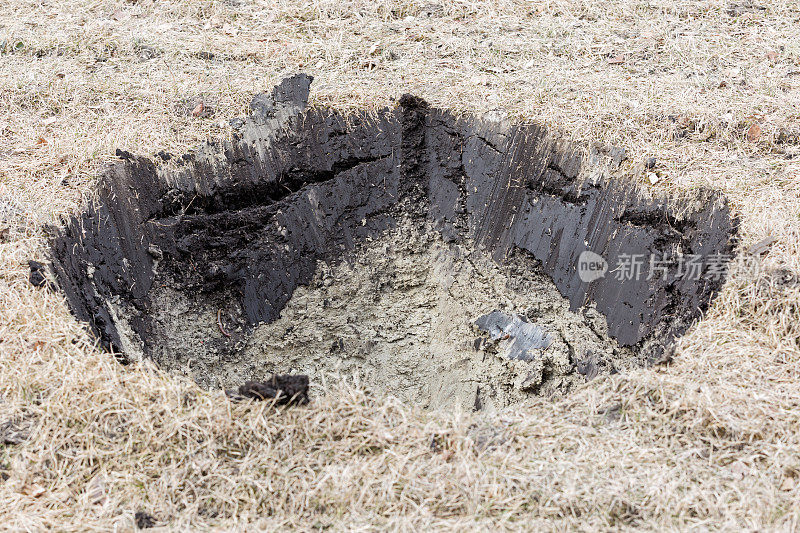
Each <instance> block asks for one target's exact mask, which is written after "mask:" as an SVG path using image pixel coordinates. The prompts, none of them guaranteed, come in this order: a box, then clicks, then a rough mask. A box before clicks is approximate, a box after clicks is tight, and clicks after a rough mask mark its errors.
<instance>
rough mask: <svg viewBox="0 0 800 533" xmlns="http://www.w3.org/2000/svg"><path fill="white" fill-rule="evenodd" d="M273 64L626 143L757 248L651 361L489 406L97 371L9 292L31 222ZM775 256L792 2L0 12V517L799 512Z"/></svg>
mask: <svg viewBox="0 0 800 533" xmlns="http://www.w3.org/2000/svg"><path fill="white" fill-rule="evenodd" d="M298 71H303V72H307V73H309V74H311V75H313V76H314V77H315V82H314V85H313V86H312V99H313V103H314V104H326V105H332V106H335V107H337V108H343V109H346V108H355V107H378V106H386V105H393V99H395V98H397V97H399V96H400V95H401V94H403V93H406V92H410V93H413V94H416V95H419V96H421V97H423V98H425V99H427V100H428V101H429V102H431V103H432V104H434V105H436V106H442V107H448V108H453V109H457V110H463V111H465V112H476V113H478V112H484V111H489V110H496V109H500V110H503V111H504V112H506V113H507V114H509V115H511V116H512V117H515V118H518V119H524V120H536V121H540V122H543V123H545V124H547V125H549V126H552V127H554V128H559V129H561V130H563V131H564V132H565V133H566V134H567V135H568V136H569V137H570V138H572V139H574V140H575V141H576V142H578V143H581V144H583V145H584V146H589V145H590V144H591V143H593V142H601V143H606V144H613V145H616V146H620V147H623V148H625V149H626V151H627V154H628V161H626V163H625V166H624V173H625V174H626V177H627V179H634V180H637V181H639V182H641V183H642V184H643V185H644V186H645V187H648V188H650V187H652V188H654V189H686V188H692V187H697V186H713V187H715V188H718V189H720V190H722V191H724V192H725V193H726V195H727V196H728V197H729V199H730V201H731V204H732V205H733V207H734V210H735V212H736V213H737V214H738V216H739V217H740V219H741V240H742V247H743V249H746V248H747V247H748V246H750V245H752V244H753V243H755V242H758V241H760V240H762V239H764V238H765V237H770V236H771V237H774V238H775V242H774V243H773V245H772V247H771V249H770V251H769V253H768V254H766V255H765V256H764V257H763V259H762V261H761V264H760V267H761V268H759V269H757V270H753V269H752V268H741V269H737V270H735V271H734V272H733V273H732V275H731V277H730V279H729V281H728V282H727V284H726V286H725V288H724V291H723V293H722V294H721V296H720V297H719V298H718V299H717V300H716V302H715V303H714V305H713V306H712V308H711V309H710V311H709V312H708V315H707V316H706V317H705V318H704V320H703V321H702V322H701V323H699V324H698V325H697V326H696V327H694V328H693V329H692V330H691V331H690V332H689V334H687V335H686V336H685V337H683V339H682V340H681V342H680V346H679V349H678V350H677V353H676V356H675V358H674V360H673V361H672V362H671V363H670V364H669V365H664V366H659V367H656V368H652V369H642V370H639V371H635V372H630V373H623V374H619V375H615V376H611V377H605V378H601V379H596V380H594V381H591V382H589V383H588V384H586V385H585V386H584V387H583V388H581V389H580V390H578V391H577V392H576V393H575V394H573V395H571V396H570V397H568V398H565V399H560V400H555V401H553V400H548V399H542V400H539V401H537V402H533V403H532V404H531V405H527V406H525V407H523V408H517V409H514V410H510V411H508V412H504V413H501V414H499V415H495V416H488V415H481V414H471V413H451V412H423V411H420V410H418V409H415V408H414V407H411V406H406V405H402V404H400V403H399V402H397V401H396V400H392V399H391V398H375V397H371V396H369V395H366V394H365V393H364V392H362V391H360V390H359V389H358V388H357V387H343V386H334V387H331V388H330V390H328V393H327V395H326V396H325V397H324V398H322V399H320V400H317V401H315V402H313V403H312V404H311V405H310V406H308V407H301V408H293V409H278V408H273V407H270V406H269V405H267V404H265V403H231V402H230V401H229V400H228V399H227V398H226V397H225V395H224V393H223V391H218V390H202V389H200V388H198V387H197V386H196V385H194V384H193V383H192V382H190V381H188V380H187V379H186V378H183V377H181V376H170V375H164V374H163V373H160V372H159V371H158V370H157V369H155V368H153V367H151V366H148V365H141V366H121V365H119V364H117V363H116V362H115V360H114V359H113V358H112V357H110V356H108V355H105V354H103V353H102V352H101V351H100V350H99V349H98V348H97V347H96V346H95V344H94V341H93V339H92V338H91V336H90V335H89V334H88V333H87V331H86V330H84V328H83V327H82V326H81V325H80V324H79V323H77V322H76V320H75V319H74V318H73V317H72V316H71V315H70V313H69V310H68V308H67V306H66V304H65V301H64V298H63V297H62V296H61V295H59V294H57V293H54V292H50V291H47V290H43V289H36V288H34V287H32V286H31V285H30V284H29V283H28V279H27V276H28V267H27V261H28V260H29V259H39V260H42V259H45V254H46V249H45V242H46V227H47V225H48V224H53V223H58V222H59V220H61V219H62V217H64V216H65V215H66V214H68V213H73V212H75V211H76V210H78V209H79V208H80V207H81V205H83V203H84V202H85V201H86V200H87V199H88V198H89V195H90V194H91V188H92V185H93V182H94V180H95V179H96V176H97V171H98V169H99V168H100V167H101V166H102V165H103V164H104V163H105V162H107V161H109V160H110V159H112V158H113V154H114V151H115V149H117V148H122V149H125V150H129V151H131V152H135V153H142V154H152V153H155V152H157V151H159V150H162V149H164V150H167V151H170V152H172V153H177V154H180V153H182V152H184V151H186V150H187V149H189V148H190V147H192V146H194V145H197V144H199V143H201V142H203V141H205V140H207V139H212V138H218V137H221V136H225V135H227V134H228V133H229V131H228V125H227V120H229V119H231V118H233V117H236V116H241V115H243V114H244V113H245V112H246V108H247V103H248V102H249V99H250V98H251V97H252V95H253V94H255V93H257V92H260V91H263V90H268V89H270V88H271V87H272V85H273V84H274V83H276V82H277V81H279V80H280V79H281V78H282V77H283V76H285V75H288V74H292V73H295V72H298ZM200 100H202V101H203V103H204V107H205V111H204V113H203V114H201V115H200V116H197V117H196V116H193V114H192V112H191V111H192V110H193V109H194V108H195V107H196V105H197V103H198V102H199V101H200ZM651 157H655V158H656V159H657V161H656V165H655V168H654V169H653V171H649V170H646V169H645V168H644V162H645V161H646V160H647V159H648V158H651ZM775 269H788V270H790V271H794V272H798V271H800V5H799V4H798V3H797V2H796V0H771V1H769V2H767V1H766V0H763V1H762V0H753V1H750V0H731V1H729V0H706V1H690V0H545V1H535V2H524V1H522V0H499V1H485V2H484V1H479V0H461V1H456V2H447V3H444V2H443V3H441V4H438V3H431V2H415V1H410V0H409V1H396V2H390V1H368V0H307V1H305V2H289V1H288V0H276V1H270V0H182V1H175V2H165V1H159V0H138V1H137V0H128V1H124V0H62V1H56V0H35V1H34V0H4V1H3V2H0V528H8V529H11V530H30V531H40V530H43V529H46V528H52V529H57V530H61V531H72V530H79V531H86V530H111V529H115V530H133V529H135V528H136V522H137V519H136V517H137V513H139V514H138V518H139V522H146V521H147V520H144V519H145V518H148V517H150V518H152V519H153V520H154V521H155V524H156V526H160V527H164V528H166V529H174V530H183V531H185V530H187V529H189V528H191V529H236V528H243V529H251V528H252V529H256V528H258V527H263V528H265V529H276V528H281V529H284V528H289V527H293V528H300V529H317V528H319V529H325V528H331V529H334V530H340V529H348V530H349V529H356V530H362V529H367V530H368V529H384V528H396V529H408V530H419V529H422V528H425V529H427V528H431V527H436V528H441V529H464V528H489V527H491V528H506V529H545V530H561V529H563V528H570V529H585V530H597V529H628V528H637V529H638V528H641V529H653V530H665V529H666V530H673V529H674V530H685V529H692V528H694V529H701V530H706V529H726V530H737V531H738V530H742V529H744V530H765V529H766V530H797V529H798V528H800V284H799V283H796V282H793V281H791V280H790V281H788V282H787V281H786V280H785V279H784V278H782V277H781V276H779V275H777V274H775V273H774V272H775V271H776V270H775ZM770 272H773V273H770ZM142 525H144V524H142Z"/></svg>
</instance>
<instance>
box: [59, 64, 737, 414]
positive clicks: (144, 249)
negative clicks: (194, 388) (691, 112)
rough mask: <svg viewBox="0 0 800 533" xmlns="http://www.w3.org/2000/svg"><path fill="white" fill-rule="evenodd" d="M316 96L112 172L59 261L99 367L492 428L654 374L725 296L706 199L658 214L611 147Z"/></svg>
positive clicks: (297, 86) (726, 233) (271, 103)
mask: <svg viewBox="0 0 800 533" xmlns="http://www.w3.org/2000/svg"><path fill="white" fill-rule="evenodd" d="M310 83H311V79H310V78H309V77H307V76H304V75H299V76H295V77H293V78H290V79H287V80H285V81H284V82H282V83H281V84H280V85H279V86H278V87H276V88H275V90H274V91H273V93H272V94H271V95H267V94H262V95H259V96H257V97H256V98H254V99H253V102H252V114H251V115H250V116H249V117H247V118H246V119H243V120H236V121H233V122H232V125H233V126H234V131H235V133H234V136H233V138H232V139H231V140H230V141H228V142H225V143H222V144H208V145H205V146H203V147H201V148H199V149H197V150H195V151H193V152H192V153H189V154H186V155H183V156H181V157H175V156H171V155H169V154H164V153H161V154H159V156H158V158H157V160H156V161H152V160H150V159H147V158H144V157H136V156H133V155H131V154H128V153H124V152H120V153H118V155H120V156H121V159H122V161H120V162H119V163H117V164H114V165H112V166H110V167H109V168H108V170H107V171H106V172H105V173H104V176H103V179H102V180H101V185H100V191H99V200H98V201H97V202H95V203H94V204H93V205H92V206H91V207H90V208H89V209H88V210H87V211H86V212H85V213H83V214H82V215H80V216H78V217H75V218H74V219H72V220H71V221H70V222H69V223H68V224H67V225H66V226H65V227H64V228H63V229H62V230H61V232H60V234H59V236H58V237H57V238H55V239H54V241H53V243H52V258H53V267H54V270H55V273H56V277H57V280H58V283H59V285H60V287H61V288H62V289H63V291H64V292H65V293H66V296H67V298H68V301H69V303H70V306H71V308H72V310H73V311H74V313H75V314H76V315H77V317H78V318H79V319H81V320H83V321H86V322H88V323H89V325H90V327H91V329H92V330H93V331H94V332H95V333H96V335H97V336H98V338H99V339H100V340H101V342H102V343H103V345H104V346H105V347H106V348H108V349H111V350H113V351H114V352H115V353H119V354H122V357H124V359H125V360H128V361H131V360H138V359H142V358H145V357H147V358H152V359H153V360H155V361H156V362H157V363H158V364H159V365H160V366H161V367H162V368H164V369H167V370H174V371H183V372H186V373H188V374H189V375H191V376H192V377H193V378H194V379H195V380H197V381H198V382H199V383H200V384H201V385H203V386H208V387H233V386H236V385H239V384H241V383H242V382H244V381H246V380H251V379H256V380H264V379H267V378H268V377H269V376H270V375H271V374H272V373H306V374H309V375H310V376H311V379H312V382H317V383H319V382H320V381H321V380H323V379H333V378H334V377H336V376H346V377H352V378H354V379H357V380H359V381H360V382H361V383H362V384H363V385H365V386H367V387H368V388H370V389H372V390H374V391H375V392H383V393H388V394H394V395H397V396H399V397H400V398H402V399H404V400H406V401H409V402H414V403H418V404H421V405H424V406H427V407H436V406H454V405H457V406H461V407H463V408H465V409H485V408H489V409H494V408H499V407H503V406H505V405H508V404H511V403H514V402H518V401H520V400H524V399H525V398H526V397H528V396H529V395H543V394H544V395H550V394H564V393H567V392H569V390H570V389H571V388H573V387H574V386H575V385H576V384H578V383H582V382H585V381H586V380H589V379H592V378H593V377H595V376H597V375H598V374H603V373H612V372H617V371H619V370H622V369H625V368H629V367H631V366H636V365H647V364H651V363H653V362H656V361H659V360H661V359H663V358H664V357H666V356H667V355H668V354H669V351H670V348H671V346H672V344H673V343H674V340H675V339H676V338H677V337H678V336H679V335H681V334H683V333H684V332H685V331H686V329H687V328H688V327H690V326H691V325H692V323H693V322H695V321H696V320H697V319H698V318H699V317H700V315H701V313H702V311H703V310H704V309H706V308H707V306H708V305H709V303H710V301H711V299H712V298H713V297H714V295H715V293H716V292H717V291H718V290H719V288H720V287H721V285H722V283H723V281H724V267H725V265H726V261H727V259H728V258H729V256H730V254H731V253H732V250H733V241H734V238H735V224H734V222H733V221H732V220H731V217H730V215H729V211H728V208H727V206H726V204H725V201H724V199H723V198H722V197H720V196H719V195H718V194H716V193H714V192H711V191H697V192H695V193H693V194H692V196H691V197H683V198H680V199H676V198H672V199H667V198H655V199H654V198H652V197H649V196H647V195H646V194H644V193H643V192H642V191H640V190H638V189H637V188H635V187H634V186H632V185H630V184H626V183H627V182H623V181H622V180H616V181H615V180H614V179H613V178H612V177H611V171H613V169H614V166H615V163H616V164H618V163H619V158H620V153H619V151H614V150H608V151H604V150H601V149H593V150H590V151H589V152H588V155H583V152H582V151H579V150H577V149H576V148H575V147H573V146H571V145H570V144H568V143H566V142H564V141H561V140H559V138H558V137H556V136H553V135H552V134H550V133H549V132H547V131H546V130H545V129H544V128H542V127H541V126H537V125H513V124H509V123H507V122H506V121H504V120H502V119H500V118H492V117H481V118H478V117H465V116H456V115H454V114H452V113H450V112H448V111H445V110H439V109H434V108H432V107H429V106H428V105H427V104H426V103H425V102H424V101H422V100H420V99H418V98H415V97H411V96H404V97H402V98H401V99H400V101H399V103H398V105H397V106H396V107H395V108H394V109H385V110H382V111H378V112H362V113H349V114H346V115H345V114H341V113H338V112H337V111H334V110H330V109H314V108H309V107H308V106H307V104H306V102H307V98H308V91H309V86H310ZM615 160H616V161H615Z"/></svg>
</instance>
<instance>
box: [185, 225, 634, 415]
mask: <svg viewBox="0 0 800 533" xmlns="http://www.w3.org/2000/svg"><path fill="white" fill-rule="evenodd" d="M468 250H469V248H468V247H467V246H464V245H457V244H446V243H444V242H443V241H442V240H441V239H440V238H439V237H438V236H437V234H436V233H435V232H420V231H419V230H416V229H412V226H411V225H406V226H404V227H403V228H402V229H399V230H392V231H390V232H388V234H387V235H386V237H385V238H382V239H381V240H380V241H373V242H370V243H364V244H363V245H362V246H361V247H360V248H358V249H357V250H356V251H354V252H353V253H352V254H350V255H349V256H347V257H346V258H345V260H344V261H342V262H341V263H339V264H337V265H327V264H324V263H319V264H318V268H317V272H316V275H315V277H314V279H313V280H312V282H311V283H310V284H309V285H308V286H301V287H299V288H298V289H297V290H296V291H295V292H294V295H293V296H292V298H291V299H290V301H289V302H288V304H287V305H286V306H285V308H284V309H283V311H282V312H281V316H280V318H279V319H278V320H276V321H274V322H272V323H270V324H262V325H260V326H258V327H257V328H256V329H255V331H254V333H253V335H252V336H251V337H250V339H249V341H248V342H247V344H246V345H245V346H244V347H243V349H242V350H241V351H240V352H239V353H238V355H237V356H236V357H235V358H234V360H231V361H229V362H227V363H225V364H222V365H219V364H218V365H215V369H214V373H215V377H216V379H221V380H222V381H223V382H226V381H228V380H230V381H234V382H235V381H236V380H237V379H241V376H248V377H252V378H254V379H263V378H264V377H265V376H269V375H270V374H272V373H273V372H275V373H303V374H308V375H310V376H311V380H312V382H314V383H320V382H322V381H324V380H328V381H330V380H331V379H342V378H343V379H352V380H354V381H357V382H359V383H360V384H362V385H364V386H365V387H367V388H368V389H369V390H371V391H372V392H373V393H375V394H391V395H395V396H397V397H399V398H400V399H402V400H404V401H406V402H409V403H415V404H419V405H421V406H423V407H426V408H437V407H460V408H462V409H466V410H472V409H488V410H494V409H497V408H501V407H504V406H507V405H510V404H513V403H517V402H520V401H524V400H525V399H526V398H528V397H530V396H531V395H547V396H549V395H561V394H565V393H567V392H568V391H569V390H570V389H571V388H572V387H574V386H575V385H577V384H579V383H583V382H584V381H585V380H586V378H585V377H584V375H582V374H580V373H578V371H577V369H578V368H579V367H580V366H581V365H582V364H583V365H585V364H586V361H587V360H591V361H592V362H593V363H592V364H593V365H595V366H596V372H593V375H594V374H596V373H609V372H613V371H615V370H616V369H620V368H628V367H631V366H638V365H641V364H643V362H642V361H637V360H636V358H635V356H634V355H633V352H632V351H631V350H629V349H627V348H620V347H619V346H617V344H616V342H615V341H613V340H610V339H609V338H608V337H607V336H606V335H605V334H604V329H605V321H604V318H603V317H602V315H600V314H599V313H597V312H594V311H593V310H592V309H584V310H582V312H579V313H574V312H571V311H570V310H569V303H568V302H567V301H566V300H565V299H564V298H563V297H562V296H561V295H560V294H559V292H558V290H557V289H556V287H555V285H554V284H553V282H552V280H551V279H550V278H549V277H548V276H546V275H545V274H543V273H542V272H541V271H540V270H539V269H538V268H537V267H535V265H534V262H533V260H532V259H530V258H529V257H528V256H525V255H519V256H512V257H511V258H510V260H509V261H508V264H507V265H506V267H504V269H502V270H501V268H500V267H498V266H497V265H496V264H495V263H494V262H492V261H490V260H489V259H488V258H485V257H483V256H482V255H480V254H478V253H474V252H473V253H471V252H469V251H468ZM497 309H499V310H504V311H506V312H513V313H518V314H519V315H520V316H523V317H525V318H526V319H527V320H528V321H530V322H531V323H534V324H536V325H537V326H539V327H541V328H543V329H544V330H545V331H546V332H547V333H548V335H549V337H550V338H551V339H552V342H551V343H550V345H549V346H548V347H547V348H546V349H544V350H539V351H535V356H534V357H533V358H532V359H531V360H530V361H522V360H512V359H510V358H508V356H507V355H506V350H505V347H504V342H508V341H505V340H501V341H499V342H491V341H490V340H488V339H487V340H483V341H481V342H476V340H477V339H479V338H481V337H487V335H485V333H484V332H482V331H480V330H478V329H477V328H476V327H475V325H474V323H475V320H476V319H477V318H478V317H480V316H481V315H484V314H486V313H489V312H491V311H493V310H497ZM197 377H198V378H200V380H201V381H206V380H208V378H209V376H197ZM212 381H214V379H212Z"/></svg>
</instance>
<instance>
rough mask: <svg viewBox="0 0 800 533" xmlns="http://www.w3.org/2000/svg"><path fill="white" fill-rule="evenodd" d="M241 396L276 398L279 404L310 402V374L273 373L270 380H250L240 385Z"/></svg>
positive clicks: (261, 398)
mask: <svg viewBox="0 0 800 533" xmlns="http://www.w3.org/2000/svg"><path fill="white" fill-rule="evenodd" d="M238 393H239V396H241V397H243V398H252V399H254V400H275V403H276V404H278V405H304V404H307V403H308V376H295V375H289V374H287V375H277V374H275V375H273V376H272V378H271V379H270V380H269V381H265V382H257V381H248V382H246V383H245V384H244V385H242V386H240V387H239V391H238Z"/></svg>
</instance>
